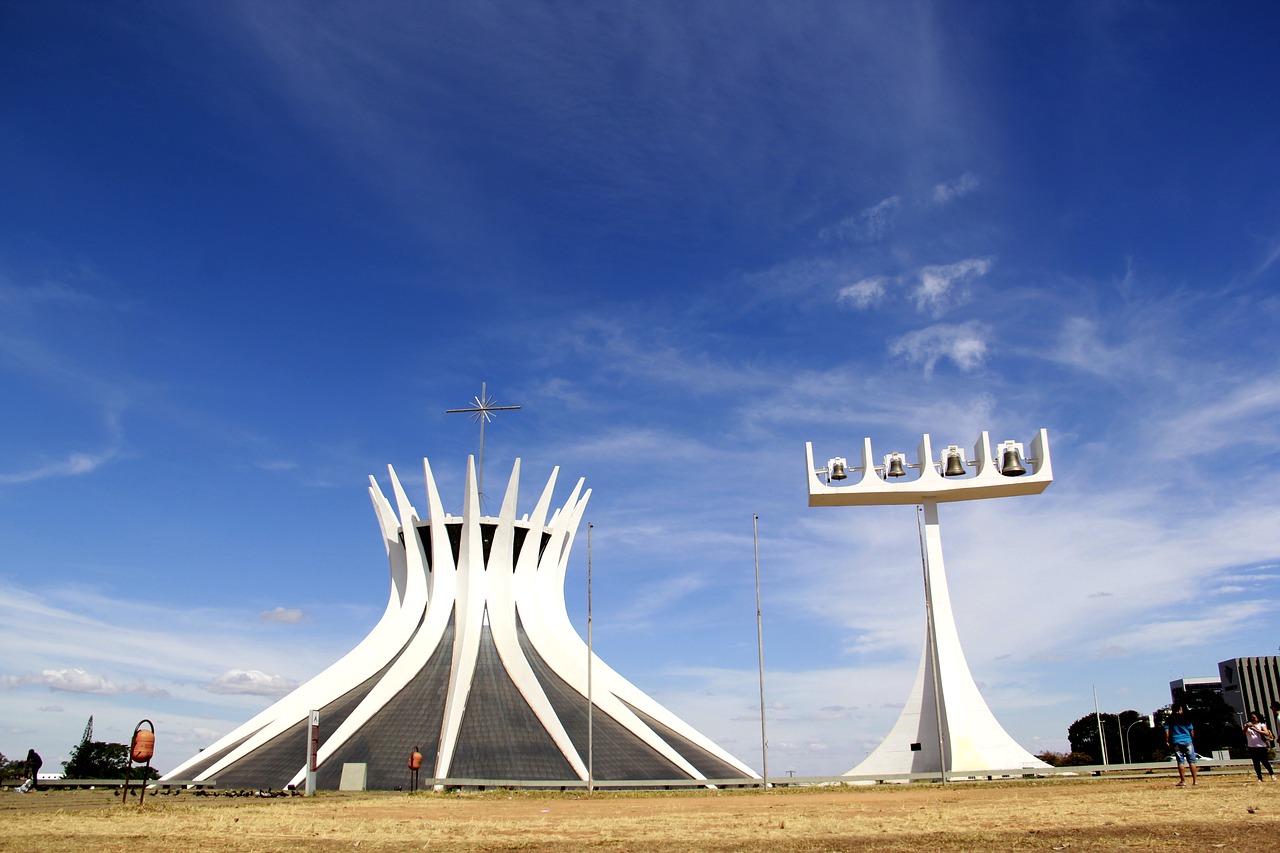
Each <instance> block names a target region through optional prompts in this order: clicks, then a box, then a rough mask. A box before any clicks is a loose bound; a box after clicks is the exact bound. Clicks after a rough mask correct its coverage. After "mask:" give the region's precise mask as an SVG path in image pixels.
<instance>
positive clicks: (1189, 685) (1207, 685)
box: [1169, 675, 1223, 711]
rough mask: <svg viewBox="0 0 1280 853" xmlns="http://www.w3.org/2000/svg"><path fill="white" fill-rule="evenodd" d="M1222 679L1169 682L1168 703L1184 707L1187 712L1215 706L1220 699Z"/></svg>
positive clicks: (1216, 677) (1192, 679)
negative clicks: (1206, 706)
mask: <svg viewBox="0 0 1280 853" xmlns="http://www.w3.org/2000/svg"><path fill="white" fill-rule="evenodd" d="M1222 684H1223V679H1221V678H1219V677H1218V676H1216V675H1215V676H1213V677H1212V678H1209V677H1206V678H1179V679H1178V680H1177V681H1170V682H1169V701H1170V702H1171V703H1172V704H1174V705H1184V706H1185V707H1186V708H1187V710H1188V711H1190V710H1192V709H1194V708H1199V707H1203V706H1205V705H1216V704H1217V700H1219V699H1221V698H1222Z"/></svg>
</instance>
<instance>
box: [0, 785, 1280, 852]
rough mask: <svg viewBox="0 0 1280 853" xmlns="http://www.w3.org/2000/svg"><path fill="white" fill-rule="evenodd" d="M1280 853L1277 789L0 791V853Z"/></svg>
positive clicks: (1279, 790) (951, 787)
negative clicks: (142, 796)
mask: <svg viewBox="0 0 1280 853" xmlns="http://www.w3.org/2000/svg"><path fill="white" fill-rule="evenodd" d="M1277 848H1280V783H1277V784H1269V783H1262V784H1260V783H1258V782H1255V781H1253V780H1252V777H1249V776H1241V775H1234V776H1218V777H1211V778H1203V779H1202V782H1201V784H1200V785H1199V786H1197V787H1195V788H1191V787H1188V788H1183V789H1179V788H1175V787H1173V782H1172V781H1171V780H1170V779H1169V778H1167V777H1156V778H1146V779H1107V780H1097V779H1076V780H1044V781H1027V782H1004V783H1000V782H997V783H959V784H951V785H947V786H941V785H936V784H915V785H909V786H899V785H883V786H875V787H856V788H800V789H780V790H773V791H767V792H758V791H723V792H717V791H698V792H681V793H677V792H669V793H625V794H615V793H597V794H595V795H594V796H592V797H587V796H585V795H584V794H572V793H563V794H562V793H525V792H515V791H486V792H475V793H449V794H443V793H442V794H437V793H418V794H412V795H409V794H385V793H367V794H342V793H336V792H335V793H321V794H319V795H317V796H315V797H311V798H305V797H294V798H279V799H253V798H229V797H194V796H192V795H191V794H189V793H185V794H181V795H175V796H163V797H162V796H153V795H148V797H147V801H146V804H145V805H144V806H143V807H141V808H139V807H138V805H137V803H136V801H133V800H132V798H131V801H130V803H129V804H128V805H123V804H121V802H120V799H119V797H118V796H113V795H112V793H111V792H109V791H100V790H99V791H53V792H39V793H35V794H25V795H23V794H15V793H12V792H10V791H4V792H2V793H0V851H10V850H12V851H19V850H22V851H27V850H40V851H53V852H54V853H56V851H76V852H77V853H83V851H91V853H116V851H120V853H124V851H128V853H153V851H154V853H160V851H165V853H168V851H175V850H217V851H231V852H232V853H250V852H251V851H252V852H253V853H257V851H293V850H297V851H303V850H305V851H321V853H324V851H338V850H343V851H346V850H361V851H402V850H404V851H407V850H427V851H436V850H439V851H460V852H461V853H472V852H473V851H474V852H475V853H480V851H557V853H561V852H562V851H656V853H668V851H670V853H675V851H691V850H697V851H726V853H728V851H748V850H750V851H754V850H770V851H796V853H819V852H820V851H846V850H867V851H887V850H897V851H931V853H933V851H955V850H1059V851H1060V850H1067V851H1072V853H1075V851H1083V850H1189V851H1190V850H1204V851H1213V850H1246V851H1264V850H1267V851H1269V850H1276V849H1277Z"/></svg>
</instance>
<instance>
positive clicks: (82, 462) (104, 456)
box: [0, 447, 120, 484]
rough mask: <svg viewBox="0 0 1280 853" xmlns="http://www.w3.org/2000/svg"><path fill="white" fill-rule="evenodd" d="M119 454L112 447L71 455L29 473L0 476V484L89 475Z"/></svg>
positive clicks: (116, 448)
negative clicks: (95, 451)
mask: <svg viewBox="0 0 1280 853" xmlns="http://www.w3.org/2000/svg"><path fill="white" fill-rule="evenodd" d="M119 452H120V448H119V447H112V448H109V449H107V450H104V451H102V452H101V453H97V454H89V453H72V454H70V455H69V456H68V457H67V458H66V459H62V460H59V461H56V462H49V463H47V464H45V465H42V466H40V467H39V468H33V469H31V470H29V471H21V472H18V473H14V474H0V483H8V484H14V483H32V482H35V481H37V480H45V479H48V478H50V477H77V476H80V475H82V474H90V473H92V472H94V471H96V470H97V469H98V468H100V467H102V466H103V465H105V464H106V463H108V462H110V461H111V460H112V459H114V458H115V457H116V456H117V455H118V454H119Z"/></svg>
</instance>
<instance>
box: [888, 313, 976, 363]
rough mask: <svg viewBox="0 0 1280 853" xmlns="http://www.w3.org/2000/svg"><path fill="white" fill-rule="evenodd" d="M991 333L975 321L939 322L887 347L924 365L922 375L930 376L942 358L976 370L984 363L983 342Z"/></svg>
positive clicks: (892, 353) (893, 353) (892, 351)
mask: <svg viewBox="0 0 1280 853" xmlns="http://www.w3.org/2000/svg"><path fill="white" fill-rule="evenodd" d="M990 334H991V329H990V327H988V326H987V325H986V324H985V323H980V322H978V321H977V320H970V321H969V322H968V323H959V324H949V323H938V324H936V325H933V326H929V327H927V328H924V329H918V330H916V331H914V332H908V333H907V334H905V335H903V336H902V337H900V338H898V339H897V340H895V341H894V342H893V343H892V344H890V346H889V353H890V355H894V356H898V357H900V358H904V359H906V360H907V361H909V362H911V363H912V364H921V365H923V366H924V373H925V376H932V375H933V369H934V367H936V366H937V364H938V362H939V361H941V360H942V359H944V358H945V359H950V360H951V361H952V362H953V363H954V364H955V365H956V367H958V368H960V369H961V370H963V371H970V370H976V369H977V368H979V367H981V366H982V365H983V363H984V362H985V361H986V357H987V341H986V339H987V337H988V336H989V335H990Z"/></svg>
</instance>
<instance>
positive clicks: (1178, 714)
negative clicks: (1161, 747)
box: [1164, 705, 1200, 788]
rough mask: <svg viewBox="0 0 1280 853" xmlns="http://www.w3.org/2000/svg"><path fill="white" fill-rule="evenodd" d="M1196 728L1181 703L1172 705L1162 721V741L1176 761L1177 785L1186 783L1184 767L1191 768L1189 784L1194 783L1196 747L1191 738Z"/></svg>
mask: <svg viewBox="0 0 1280 853" xmlns="http://www.w3.org/2000/svg"><path fill="white" fill-rule="evenodd" d="M1195 734H1196V728H1195V726H1193V725H1192V724H1191V718H1190V717H1188V716H1187V709H1186V708H1184V707H1182V706H1181V705H1174V706H1173V713H1172V714H1170V715H1169V718H1168V719H1167V720H1165V721H1164V742H1165V745H1166V746H1168V747H1169V748H1170V749H1172V750H1173V757H1174V759H1176V760H1177V762H1178V787H1179V788H1181V787H1184V786H1185V785H1186V784H1187V775H1186V769H1185V768H1186V767H1188V766H1189V767H1190V768H1191V784H1192V785H1194V784H1195V783H1196V762H1197V761H1199V760H1200V759H1199V756H1197V755H1196V748H1195V746H1194V744H1192V742H1191V740H1192V738H1194V737H1195Z"/></svg>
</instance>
